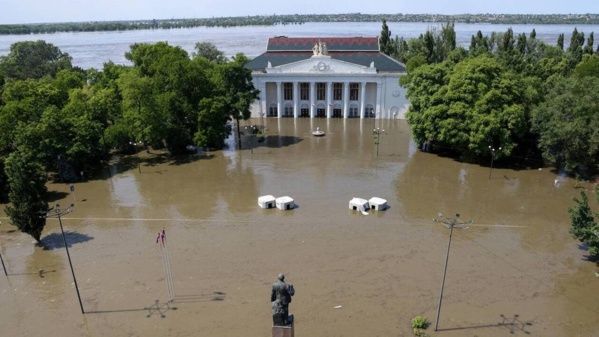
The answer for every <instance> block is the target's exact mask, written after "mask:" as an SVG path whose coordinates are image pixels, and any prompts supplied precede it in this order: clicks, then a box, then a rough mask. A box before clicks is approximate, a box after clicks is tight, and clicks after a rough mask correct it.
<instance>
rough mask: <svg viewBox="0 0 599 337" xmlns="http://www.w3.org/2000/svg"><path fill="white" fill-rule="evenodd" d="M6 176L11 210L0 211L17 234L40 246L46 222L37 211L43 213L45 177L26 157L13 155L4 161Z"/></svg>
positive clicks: (28, 156) (27, 155)
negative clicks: (24, 235)
mask: <svg viewBox="0 0 599 337" xmlns="http://www.w3.org/2000/svg"><path fill="white" fill-rule="evenodd" d="M5 170H6V175H7V177H8V184H9V187H10V192H9V200H10V202H11V204H12V205H11V206H6V208H5V209H4V210H5V212H6V214H7V215H8V217H9V218H10V221H11V223H12V224H13V225H14V226H16V227H17V228H18V229H19V230H20V231H21V232H23V233H27V234H29V235H31V236H32V237H33V238H34V239H35V241H37V242H38V243H39V242H41V235H42V231H43V229H44V226H45V225H46V219H45V218H43V217H40V211H46V210H47V209H48V204H47V203H46V202H45V197H46V193H47V189H46V185H45V184H46V175H45V174H44V169H43V166H42V165H41V164H39V163H38V162H36V161H35V158H33V157H32V156H31V155H30V154H28V153H26V152H22V151H15V152H13V153H12V154H11V155H10V156H9V157H8V159H7V160H6V168H5Z"/></svg>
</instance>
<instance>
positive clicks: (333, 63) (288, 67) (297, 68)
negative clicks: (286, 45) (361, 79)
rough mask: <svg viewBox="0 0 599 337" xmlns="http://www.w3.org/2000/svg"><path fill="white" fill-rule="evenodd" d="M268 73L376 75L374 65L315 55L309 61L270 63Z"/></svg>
mask: <svg viewBox="0 0 599 337" xmlns="http://www.w3.org/2000/svg"><path fill="white" fill-rule="evenodd" d="M265 70H266V72H267V73H273V74H327V73H331V74H333V73H336V74H376V72H377V71H376V68H375V67H374V63H371V64H370V66H369V67H365V66H363V65H360V64H355V63H350V62H345V61H339V60H336V59H332V58H331V57H329V56H324V55H314V56H312V57H311V58H309V59H306V60H301V61H297V62H293V63H287V64H282V65H280V66H276V67H273V66H272V65H271V64H270V62H269V63H268V66H267V67H266V69H265Z"/></svg>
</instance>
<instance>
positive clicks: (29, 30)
mask: <svg viewBox="0 0 599 337" xmlns="http://www.w3.org/2000/svg"><path fill="white" fill-rule="evenodd" d="M383 19H384V20H387V21H388V22H431V23H432V22H434V23H444V22H450V21H453V22H456V23H467V24H468V23H472V24H481V23H483V24H484V23H488V24H537V25H539V24H543V25H544V24H570V25H572V24H575V25H587V24H599V14H457V15H441V14H360V13H352V14H319V15H316V14H314V15H310V14H303V15H258V16H243V17H222V18H203V19H167V20H129V21H93V22H64V23H31V24H11V25H0V35H25V34H44V33H63V32H109V31H124V30H150V29H177V28H194V27H242V26H274V25H295V24H299V25H301V24H304V23H307V22H382V20H383Z"/></svg>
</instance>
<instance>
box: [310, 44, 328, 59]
mask: <svg viewBox="0 0 599 337" xmlns="http://www.w3.org/2000/svg"><path fill="white" fill-rule="evenodd" d="M312 53H313V54H314V56H323V55H329V51H328V50H327V44H326V42H320V41H318V42H317V43H316V44H315V45H314V47H312Z"/></svg>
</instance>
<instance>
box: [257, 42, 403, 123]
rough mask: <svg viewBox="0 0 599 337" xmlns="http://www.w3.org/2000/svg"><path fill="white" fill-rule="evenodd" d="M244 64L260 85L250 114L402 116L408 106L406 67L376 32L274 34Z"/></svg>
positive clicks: (261, 115)
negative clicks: (402, 82)
mask: <svg viewBox="0 0 599 337" xmlns="http://www.w3.org/2000/svg"><path fill="white" fill-rule="evenodd" d="M246 66H247V67H248V68H250V69H252V76H253V81H254V86H255V87H256V88H257V89H258V90H260V98H259V99H258V100H257V101H255V102H254V103H253V104H252V106H251V111H252V117H292V118H300V117H305V118H319V117H320V118H401V119H403V118H404V117H405V112H406V110H407V108H408V106H409V102H408V100H407V99H406V95H405V89H404V88H402V87H400V86H399V77H400V76H402V75H405V74H406V67H405V65H404V64H402V63H400V62H398V61H396V60H394V59H392V58H390V57H389V56H387V55H385V54H383V53H381V51H380V48H379V41H378V38H377V37H349V38H348V37H339V38H330V37H328V38H326V37H325V38H316V37H310V38H289V37H285V36H278V37H272V38H269V39H268V44H267V46H266V52H265V53H263V54H262V55H260V56H258V57H256V58H255V59H253V60H252V61H250V62H249V63H248V64H247V65H246Z"/></svg>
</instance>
